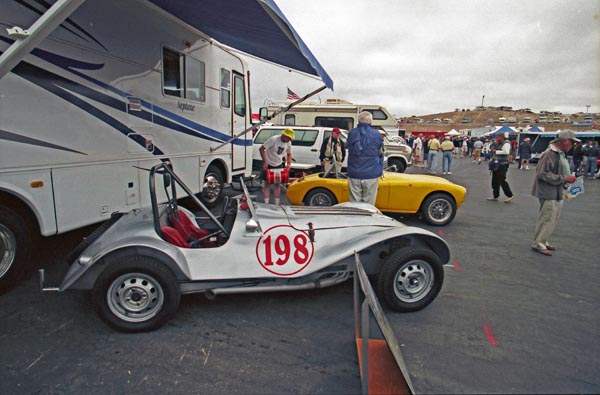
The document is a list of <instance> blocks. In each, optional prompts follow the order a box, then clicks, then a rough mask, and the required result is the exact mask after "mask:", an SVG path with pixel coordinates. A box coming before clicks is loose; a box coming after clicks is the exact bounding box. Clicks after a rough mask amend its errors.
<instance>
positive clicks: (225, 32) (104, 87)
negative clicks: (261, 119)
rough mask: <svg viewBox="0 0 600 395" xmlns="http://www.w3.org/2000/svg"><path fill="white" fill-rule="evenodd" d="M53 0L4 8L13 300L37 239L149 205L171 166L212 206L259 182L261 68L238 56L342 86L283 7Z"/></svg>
mask: <svg viewBox="0 0 600 395" xmlns="http://www.w3.org/2000/svg"><path fill="white" fill-rule="evenodd" d="M50 3H52V2H50ZM50 3H46V2H39V1H3V2H2V17H1V19H0V54H1V56H0V290H2V289H3V288H6V287H7V286H9V285H10V283H11V282H14V279H15V278H16V276H17V275H18V274H19V273H20V272H21V271H23V269H24V268H25V266H26V264H27V262H28V260H29V257H30V251H31V250H32V246H33V243H34V242H35V239H36V236H37V235H42V236H49V235H54V234H59V233H63V232H66V231H69V230H72V229H76V228H79V227H82V226H85V225H89V224H93V223H97V222H100V221H103V220H106V219H108V218H109V216H110V214H111V213H113V212H116V211H129V210H131V209H134V208H139V207H144V206H147V205H149V197H148V193H147V192H148V185H147V184H148V182H147V180H148V177H147V174H146V170H144V169H147V168H150V167H151V166H153V165H155V164H157V163H159V162H160V161H169V162H170V163H172V165H173V167H174V168H175V169H176V171H177V173H178V174H179V175H180V176H181V178H182V179H184V180H185V182H186V184H188V185H190V186H192V188H193V189H194V192H195V193H200V192H201V194H202V195H201V196H202V198H203V200H204V201H205V202H206V203H207V205H209V206H210V205H214V204H216V203H217V201H218V200H219V197H220V196H221V193H222V186H223V184H224V183H227V182H231V180H232V177H234V176H246V175H250V173H251V171H252V136H251V134H247V135H245V134H243V132H244V131H245V130H249V129H250V126H251V115H250V103H249V98H250V92H249V81H248V79H249V76H250V74H249V73H250V72H249V70H248V65H247V63H246V62H245V61H244V59H243V57H242V56H240V54H239V52H237V51H235V50H233V48H237V49H239V50H240V51H244V52H246V53H250V54H251V55H254V56H256V57H259V58H262V59H266V60H268V61H271V62H274V63H279V64H283V65H284V66H286V67H290V68H292V69H296V70H300V71H303V72H306V73H310V74H314V75H319V76H321V77H322V79H323V81H324V82H325V85H326V86H328V87H330V88H331V87H332V81H331V79H330V78H329V76H327V74H326V72H325V71H324V70H323V69H322V67H321V66H320V64H319V63H318V61H316V59H314V57H313V56H312V54H311V53H310V51H309V50H308V49H307V48H306V46H305V45H304V43H302V42H301V39H300V38H299V36H297V34H296V32H295V31H294V30H293V28H292V27H291V26H290V25H289V24H288V23H287V21H286V19H285V17H284V16H283V14H281V11H280V10H279V9H278V8H277V6H276V5H275V3H274V2H273V1H272V0H261V1H258V0H254V1H238V2H233V3H231V2H219V1H216V0H214V1H210V0H207V1H203V2H183V1H180V2H173V1H169V0H102V1H100V0H88V1H83V0H57V1H56V2H54V4H50ZM265 11H266V12H265ZM244 15H256V18H257V19H255V20H253V21H248V20H246V18H245V17H244ZM214 20H218V21H220V22H219V23H218V24H217V25H215V24H214V23H213V21H214ZM253 24H259V25H261V26H266V27H268V29H266V30H264V31H257V29H254V28H253V26H252V25H253ZM28 27H29V28H28ZM290 33H293V34H290ZM217 40H219V41H217ZM222 43H223V44H226V45H223V44H222ZM265 48H276V49H277V51H278V52H277V53H273V54H272V53H270V52H269V51H265ZM299 48H302V49H299ZM286 52H287V53H288V55H289V56H281V54H282V53H286ZM292 55H293V56H292ZM280 57H282V58H283V59H284V61H279V58H280ZM289 59H293V60H289Z"/></svg>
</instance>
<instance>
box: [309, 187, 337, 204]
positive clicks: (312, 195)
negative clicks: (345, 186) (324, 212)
mask: <svg viewBox="0 0 600 395" xmlns="http://www.w3.org/2000/svg"><path fill="white" fill-rule="evenodd" d="M303 201H304V205H305V206H322V207H324V206H333V205H334V204H337V203H338V201H337V199H336V198H335V195H334V194H333V193H332V192H331V191H329V190H328V189H325V188H315V189H313V190H311V191H310V192H308V193H307V194H306V196H305V197H304V200H303Z"/></svg>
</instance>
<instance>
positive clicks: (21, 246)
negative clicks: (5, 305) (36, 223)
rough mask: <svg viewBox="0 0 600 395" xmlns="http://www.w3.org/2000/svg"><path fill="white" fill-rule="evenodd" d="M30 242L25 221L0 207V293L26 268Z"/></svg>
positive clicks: (12, 284) (29, 253)
mask: <svg viewBox="0 0 600 395" xmlns="http://www.w3.org/2000/svg"><path fill="white" fill-rule="evenodd" d="M32 243H33V241H32V236H31V233H30V231H29V230H28V229H27V226H26V225H25V221H23V219H22V218H21V217H19V216H18V215H17V214H15V213H14V212H13V211H12V210H10V209H8V208H4V207H0V294H1V293H3V292H4V291H6V290H8V289H9V288H11V287H12V286H14V285H15V284H16V281H17V280H18V279H19V278H20V277H21V276H22V275H23V273H24V272H25V271H26V269H27V268H28V266H29V264H30V261H31V250H32Z"/></svg>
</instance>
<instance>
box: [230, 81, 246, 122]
mask: <svg viewBox="0 0 600 395" xmlns="http://www.w3.org/2000/svg"><path fill="white" fill-rule="evenodd" d="M233 89H234V92H235V103H234V105H233V111H234V112H235V113H236V114H237V115H239V116H240V117H243V116H245V115H246V95H245V91H244V78H243V77H242V76H240V75H236V76H234V77H233Z"/></svg>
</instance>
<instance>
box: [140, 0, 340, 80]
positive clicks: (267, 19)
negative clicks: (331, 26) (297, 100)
mask: <svg viewBox="0 0 600 395" xmlns="http://www.w3.org/2000/svg"><path fill="white" fill-rule="evenodd" d="M149 1H150V2H151V3H154V4H155V5H157V6H158V7H160V8H162V9H163V10H164V11H166V12H168V13H169V14H171V15H173V16H175V17H177V18H178V19H181V20H182V21H184V22H185V23H187V24H189V25H190V26H192V27H194V28H196V29H198V30H200V31H202V32H203V33H206V34H207V35H209V36H210V37H212V38H214V39H215V40H217V41H219V42H221V43H223V44H225V45H227V46H230V47H232V48H235V49H237V50H239V51H242V52H245V53H247V54H250V55H253V56H256V57H258V58H261V59H264V60H267V61H269V62H273V63H276V64H280V65H283V66H286V67H289V68H291V69H294V70H298V71H301V72H304V73H308V74H312V75H316V76H319V77H321V79H322V80H323V83H324V84H325V85H326V86H327V87H328V88H329V89H332V90H333V81H332V80H331V77H329V75H328V74H327V72H326V71H325V70H324V69H323V67H322V66H321V64H320V63H319V62H318V61H317V59H316V58H315V56H314V55H313V54H312V52H310V50H309V49H308V47H307V46H306V44H304V42H303V41H302V39H301V38H300V36H299V35H298V33H296V31H295V30H294V28H293V27H292V25H291V24H290V23H289V21H288V20H287V18H286V17H285V15H283V13H282V12H281V10H280V9H279V7H277V5H276V4H275V2H274V0H187V1H185V0H179V1H177V0H149Z"/></svg>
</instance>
